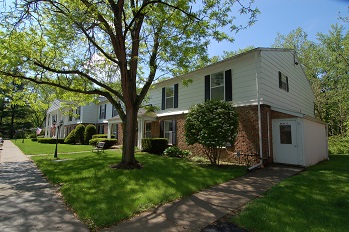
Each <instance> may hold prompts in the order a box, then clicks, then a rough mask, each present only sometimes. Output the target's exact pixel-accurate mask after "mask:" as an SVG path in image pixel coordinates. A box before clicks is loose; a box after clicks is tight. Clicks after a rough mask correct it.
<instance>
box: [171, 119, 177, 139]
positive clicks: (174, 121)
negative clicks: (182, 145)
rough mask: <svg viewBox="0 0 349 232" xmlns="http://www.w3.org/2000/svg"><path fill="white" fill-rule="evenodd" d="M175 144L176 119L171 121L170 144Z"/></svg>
mask: <svg viewBox="0 0 349 232" xmlns="http://www.w3.org/2000/svg"><path fill="white" fill-rule="evenodd" d="M176 144H177V123H176V120H173V121H172V145H176Z"/></svg>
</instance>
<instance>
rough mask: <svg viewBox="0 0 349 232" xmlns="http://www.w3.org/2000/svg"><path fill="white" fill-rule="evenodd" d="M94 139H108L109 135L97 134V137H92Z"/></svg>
mask: <svg viewBox="0 0 349 232" xmlns="http://www.w3.org/2000/svg"><path fill="white" fill-rule="evenodd" d="M92 138H93V139H98V138H104V139H106V138H108V135H107V134H95V135H92Z"/></svg>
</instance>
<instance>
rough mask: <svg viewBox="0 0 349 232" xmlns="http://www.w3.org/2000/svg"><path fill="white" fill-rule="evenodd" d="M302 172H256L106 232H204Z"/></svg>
mask: <svg viewBox="0 0 349 232" xmlns="http://www.w3.org/2000/svg"><path fill="white" fill-rule="evenodd" d="M302 170H303V169H302V168H298V167H289V166H282V165H273V166H269V167H266V168H263V169H259V170H255V171H252V172H250V173H248V174H247V175H245V176H242V177H239V178H236V179H234V180H231V181H229V182H227V183H224V184H220V185H218V186H214V187H212V188H210V189H207V190H204V191H201V192H198V193H196V194H193V195H191V196H189V197H187V198H184V199H180V200H177V201H175V202H172V203H169V204H165V205H163V206H160V207H158V208H156V209H154V210H151V211H147V212H144V213H142V214H140V215H138V216H136V217H134V218H132V219H130V220H126V221H124V222H121V223H119V224H118V225H116V226H114V227H111V228H108V229H105V230H103V231H132V232H141V231H142V232H146V231H149V232H151V231H173V232H177V231H200V230H201V229H203V228H205V227H206V226H207V225H210V224H211V223H213V222H215V221H216V220H218V219H220V218H222V217H224V216H225V215H227V214H229V213H230V212H232V211H233V210H234V209H237V208H239V207H241V206H242V205H244V204H246V203H247V202H248V201H250V200H252V199H254V198H256V197H257V196H259V195H260V194H262V193H263V192H265V191H267V190H268V189H270V188H271V187H272V186H274V185H275V184H277V183H279V182H280V181H282V180H284V179H286V178H288V177H291V176H293V175H295V174H297V173H299V172H300V171H302ZM210 231H215V230H214V229H210Z"/></svg>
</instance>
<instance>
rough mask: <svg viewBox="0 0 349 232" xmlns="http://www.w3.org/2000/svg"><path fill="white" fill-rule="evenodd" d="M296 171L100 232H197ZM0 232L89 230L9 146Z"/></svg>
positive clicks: (244, 182) (1, 177) (0, 193)
mask: <svg viewBox="0 0 349 232" xmlns="http://www.w3.org/2000/svg"><path fill="white" fill-rule="evenodd" d="M300 171H302V169H301V168H297V167H289V166H281V165H273V166H269V167H266V168H263V169H259V170H255V171H252V172H250V173H248V174H247V175H245V176H243V177H239V178H237V179H235V180H232V181H229V182H227V183H224V184H221V185H217V186H214V187H212V188H210V189H207V190H204V191H201V192H198V193H196V194H193V195H191V196H189V197H186V198H183V199H180V200H177V201H174V202H172V203H168V204H165V205H163V206H160V207H158V208H155V209H153V210H149V211H147V212H144V213H142V214H140V215H138V216H135V217H134V218H131V219H130V220H125V221H123V222H121V223H119V224H118V225H116V226H113V227H110V228H106V229H104V230H102V231H125V232H128V231H132V232H137V231H139V232H141V231H142V232H144V231H152V232H153V231H174V232H177V231H199V230H201V229H203V228H205V227H206V226H207V225H210V224H211V223H213V222H215V221H216V220H218V219H220V218H222V217H224V216H225V215H227V214H229V213H230V212H232V211H234V210H236V209H237V208H240V207H241V206H243V205H244V204H246V203H247V202H248V201H250V200H251V199H254V198H256V197H257V196H259V195H260V194H262V193H264V192H265V191H267V190H268V189H270V188H271V187H272V186H274V185H275V184H277V183H279V182H280V181H282V180H284V179H286V178H288V177H290V176H293V175H295V174H297V173H299V172H300ZM0 231H3V232H7V231H11V232H13V231H88V229H87V228H86V226H85V225H84V224H82V223H81V222H80V221H78V220H77V219H76V218H75V217H74V216H73V214H72V213H71V212H70V211H68V210H67V209H66V208H65V206H64V204H63V203H62V201H61V199H59V197H57V195H56V192H55V190H54V189H53V188H52V187H51V186H50V185H49V184H48V182H47V181H46V180H44V179H43V178H42V174H41V173H40V171H38V169H37V168H36V166H35V165H34V164H33V163H32V162H31V161H30V160H28V158H27V157H26V156H25V155H24V154H23V153H22V152H21V151H20V150H19V149H18V148H17V147H16V146H15V145H14V144H13V143H12V142H11V141H5V144H4V147H3V150H0ZM210 231H214V229H213V230H212V229H211V230H210Z"/></svg>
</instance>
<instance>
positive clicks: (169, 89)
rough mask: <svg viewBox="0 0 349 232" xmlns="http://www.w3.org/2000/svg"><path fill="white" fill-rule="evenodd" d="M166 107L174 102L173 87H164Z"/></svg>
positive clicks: (171, 105)
mask: <svg viewBox="0 0 349 232" xmlns="http://www.w3.org/2000/svg"><path fill="white" fill-rule="evenodd" d="M165 96H166V98H165V101H166V109H170V108H173V102H174V87H166V93H165Z"/></svg>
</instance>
